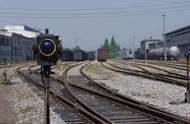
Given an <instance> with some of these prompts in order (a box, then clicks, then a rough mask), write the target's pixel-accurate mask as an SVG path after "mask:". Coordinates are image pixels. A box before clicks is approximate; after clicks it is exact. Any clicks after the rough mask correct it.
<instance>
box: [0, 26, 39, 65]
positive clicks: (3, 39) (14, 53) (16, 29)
mask: <svg viewBox="0 0 190 124" xmlns="http://www.w3.org/2000/svg"><path fill="white" fill-rule="evenodd" d="M39 34H40V32H38V31H35V30H34V29H32V28H30V27H28V26H25V25H12V26H11V25H9V26H5V29H1V30H0V60H3V59H6V60H7V61H8V62H13V61H26V60H31V59H32V58H33V49H32V47H33V45H34V43H35V42H36V37H37V36H38V35H39Z"/></svg>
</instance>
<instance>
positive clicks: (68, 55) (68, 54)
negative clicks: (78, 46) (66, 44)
mask: <svg viewBox="0 0 190 124" xmlns="http://www.w3.org/2000/svg"><path fill="white" fill-rule="evenodd" d="M61 61H73V52H72V51H71V50H62V52H61Z"/></svg>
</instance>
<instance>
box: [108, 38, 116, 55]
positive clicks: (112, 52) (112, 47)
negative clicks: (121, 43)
mask: <svg viewBox="0 0 190 124" xmlns="http://www.w3.org/2000/svg"><path fill="white" fill-rule="evenodd" d="M117 47H118V46H117V43H116V42H115V38H114V36H112V38H111V42H110V52H109V57H110V58H114V57H116V55H117Z"/></svg>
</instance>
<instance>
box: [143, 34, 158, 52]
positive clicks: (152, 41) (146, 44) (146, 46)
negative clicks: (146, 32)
mask: <svg viewBox="0 0 190 124" xmlns="http://www.w3.org/2000/svg"><path fill="white" fill-rule="evenodd" d="M159 42H160V40H159V39H152V37H150V39H145V40H143V41H141V42H140V45H141V50H142V51H144V50H145V49H146V50H149V49H150V48H149V44H157V43H159Z"/></svg>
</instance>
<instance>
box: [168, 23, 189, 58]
mask: <svg viewBox="0 0 190 124" xmlns="http://www.w3.org/2000/svg"><path fill="white" fill-rule="evenodd" d="M165 36H166V37H165V38H166V46H168V47H171V46H177V47H178V48H179V49H180V56H181V57H184V53H185V52H186V51H187V50H190V25H188V26H186V27H182V28H179V29H176V30H174V31H171V32H168V33H166V35H165Z"/></svg>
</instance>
